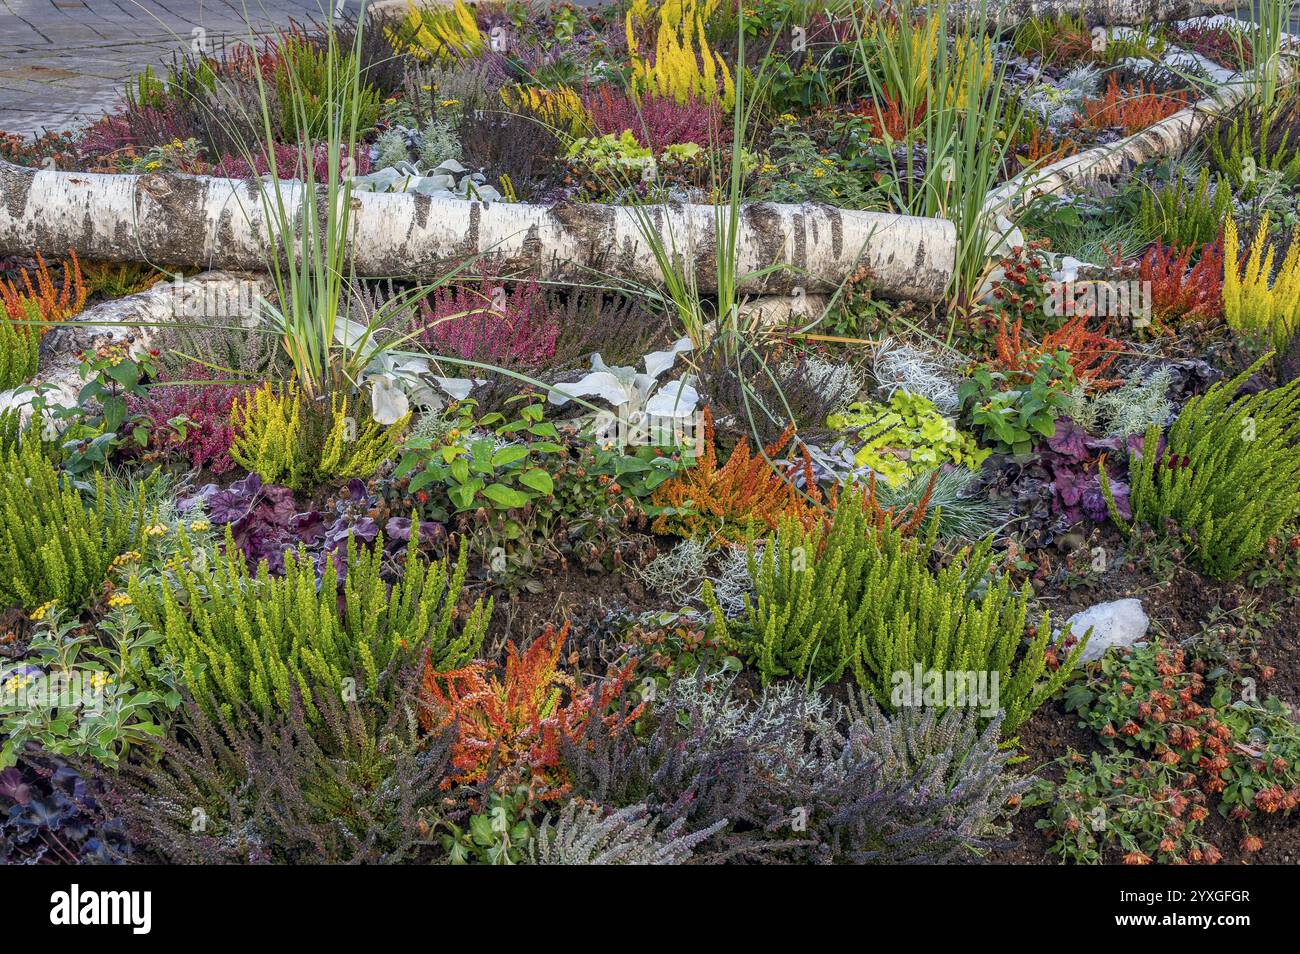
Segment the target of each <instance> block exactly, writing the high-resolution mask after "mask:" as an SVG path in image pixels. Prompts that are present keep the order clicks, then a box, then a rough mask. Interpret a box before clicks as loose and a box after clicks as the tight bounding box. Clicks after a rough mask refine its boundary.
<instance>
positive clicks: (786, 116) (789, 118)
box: [777, 113, 799, 126]
mask: <svg viewBox="0 0 1300 954" xmlns="http://www.w3.org/2000/svg"><path fill="white" fill-rule="evenodd" d="M777 119H779V120H780V121H781V122H783V123H785V124H786V125H787V126H788V125H790V124H791V123H797V122H798V121H799V117H797V116H796V115H795V114H794V113H782V114H781V115H780V116H778V117H777Z"/></svg>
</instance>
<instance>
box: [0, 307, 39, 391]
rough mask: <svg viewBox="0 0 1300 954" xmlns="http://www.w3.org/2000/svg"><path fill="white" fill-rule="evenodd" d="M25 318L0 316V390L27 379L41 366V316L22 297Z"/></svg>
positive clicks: (22, 382)
mask: <svg viewBox="0 0 1300 954" xmlns="http://www.w3.org/2000/svg"><path fill="white" fill-rule="evenodd" d="M23 314H24V316H25V319H24V320H25V321H27V322H31V323H30V324H20V323H18V322H16V321H13V320H10V319H8V318H5V317H3V316H0V391H7V390H9V389H10V388H15V387H17V386H18V385H20V384H25V383H26V382H28V381H30V380H31V379H32V378H33V377H34V376H35V375H36V371H37V368H38V367H39V365H40V347H41V324H40V321H41V315H40V311H39V306H38V305H37V304H36V302H34V301H32V300H31V299H24V300H23Z"/></svg>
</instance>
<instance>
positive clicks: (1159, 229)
mask: <svg viewBox="0 0 1300 954" xmlns="http://www.w3.org/2000/svg"><path fill="white" fill-rule="evenodd" d="M1231 214H1232V186H1231V185H1230V184H1229V182H1228V180H1227V179H1225V178H1224V177H1222V176H1220V177H1218V178H1217V179H1216V180H1215V183H1214V186H1213V189H1211V183H1210V171H1209V170H1208V169H1202V170H1201V174H1200V176H1198V177H1197V179H1196V185H1195V187H1190V186H1188V185H1187V183H1186V182H1185V181H1184V180H1183V179H1182V178H1181V177H1180V178H1179V179H1178V180H1177V181H1176V182H1174V183H1173V184H1171V185H1169V186H1166V187H1165V188H1163V189H1161V190H1160V191H1158V192H1152V191H1151V190H1149V189H1147V190H1143V192H1142V201H1141V205H1140V206H1139V208H1138V223H1139V225H1140V226H1141V227H1142V229H1143V230H1144V231H1146V232H1147V233H1149V234H1152V235H1155V236H1156V237H1158V238H1159V239H1161V240H1162V241H1163V242H1164V243H1165V244H1166V245H1173V246H1175V247H1177V248H1187V247H1188V246H1189V245H1190V246H1194V247H1197V248H1199V247H1201V246H1202V245H1204V244H1206V243H1207V242H1213V241H1215V240H1216V239H1217V238H1218V237H1219V229H1221V228H1222V227H1223V222H1224V220H1225V219H1226V218H1228V216H1229V215H1231Z"/></svg>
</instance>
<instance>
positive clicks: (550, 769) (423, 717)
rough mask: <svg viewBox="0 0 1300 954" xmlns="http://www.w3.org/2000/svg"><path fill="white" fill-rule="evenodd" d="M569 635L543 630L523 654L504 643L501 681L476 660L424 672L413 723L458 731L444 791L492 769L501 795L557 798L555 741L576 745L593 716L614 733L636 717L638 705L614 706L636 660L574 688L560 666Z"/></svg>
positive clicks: (561, 780) (561, 778)
mask: <svg viewBox="0 0 1300 954" xmlns="http://www.w3.org/2000/svg"><path fill="white" fill-rule="evenodd" d="M568 635H569V623H568V622H566V623H565V624H564V626H563V627H562V628H560V629H558V630H557V629H555V628H554V627H552V626H547V628H546V629H545V631H543V633H542V634H541V635H540V636H538V637H537V639H535V640H534V641H533V643H532V645H530V646H529V647H528V648H527V649H525V650H524V651H523V652H520V651H519V649H518V648H517V647H516V646H515V644H514V643H509V644H507V646H506V664H505V673H504V676H502V677H498V676H497V675H496V674H494V673H493V669H494V668H495V667H494V666H493V665H491V664H489V663H485V662H479V661H475V662H473V663H471V664H470V665H468V666H464V667H462V668H460V669H453V670H450V671H448V672H437V671H436V670H434V669H433V668H432V667H431V666H429V667H427V668H426V670H425V674H424V687H423V688H424V702H425V704H426V705H425V707H424V709H423V711H422V712H421V714H420V722H421V724H422V725H423V726H424V728H425V729H426V730H428V731H430V732H436V731H441V730H445V729H447V728H449V727H451V726H455V727H456V731H457V739H456V742H455V743H454V745H453V748H452V758H451V764H452V768H453V769H454V770H455V772H456V773H457V774H455V775H449V776H448V777H447V778H445V779H443V782H442V786H443V787H444V788H450V787H451V786H452V785H454V784H462V783H463V784H471V783H475V782H481V781H484V780H485V779H487V778H489V777H490V776H491V775H492V773H493V771H494V770H495V771H496V772H497V774H496V776H495V778H494V784H495V785H496V786H497V787H498V789H499V790H500V791H508V790H511V789H513V788H515V787H516V786H520V785H523V786H527V787H528V789H529V790H530V791H531V792H532V793H533V795H534V796H535V797H536V798H538V799H551V798H558V797H560V796H562V795H563V794H564V793H565V792H567V791H568V779H567V773H566V772H565V769H564V767H563V763H562V760H561V758H560V750H561V743H563V742H566V741H568V742H577V741H578V740H579V739H581V738H582V737H583V734H584V733H585V732H586V731H587V729H588V723H589V722H590V720H591V719H593V718H594V719H599V720H600V721H601V723H602V725H603V726H604V727H605V728H606V729H607V730H608V731H609V732H610V734H611V735H613V734H616V733H618V732H621V731H623V730H624V729H626V728H628V726H630V725H631V724H632V723H633V722H635V721H636V720H637V719H638V718H639V717H640V715H641V712H642V706H641V705H636V706H634V707H632V708H631V709H630V710H624V709H619V708H617V707H616V704H617V703H618V702H619V700H620V699H621V698H622V696H623V693H624V691H625V690H626V689H627V687H628V684H629V683H630V682H631V680H632V675H633V671H634V669H635V667H636V663H635V661H632V662H629V663H628V664H627V665H626V666H624V667H623V668H618V667H613V668H611V669H610V671H609V673H608V674H607V675H606V677H605V678H604V679H603V680H601V681H600V683H599V685H598V687H597V688H596V689H595V690H593V689H592V687H590V686H582V685H579V683H578V681H577V680H576V679H575V678H574V677H573V676H572V675H570V674H569V673H567V672H564V671H563V670H561V669H560V666H559V664H560V652H561V650H562V649H563V648H564V642H565V640H566V639H567V637H568Z"/></svg>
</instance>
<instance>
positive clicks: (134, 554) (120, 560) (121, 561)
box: [108, 550, 140, 570]
mask: <svg viewBox="0 0 1300 954" xmlns="http://www.w3.org/2000/svg"><path fill="white" fill-rule="evenodd" d="M139 559H140V551H139V550H127V551H126V552H125V553H123V554H122V555H121V556H116V557H113V562H112V563H110V564H109V565H108V568H109V569H110V570H116V569H118V568H120V567H124V566H126V565H127V564H128V563H135V562H136V561H138V560H139Z"/></svg>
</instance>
